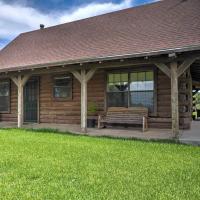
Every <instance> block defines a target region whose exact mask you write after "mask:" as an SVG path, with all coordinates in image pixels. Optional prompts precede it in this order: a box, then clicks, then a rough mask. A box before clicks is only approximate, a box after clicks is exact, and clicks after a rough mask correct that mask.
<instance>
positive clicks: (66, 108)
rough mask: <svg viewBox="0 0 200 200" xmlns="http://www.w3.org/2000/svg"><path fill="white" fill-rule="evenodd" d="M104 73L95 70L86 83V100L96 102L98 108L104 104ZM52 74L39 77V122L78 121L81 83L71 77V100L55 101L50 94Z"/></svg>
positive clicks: (68, 122)
mask: <svg viewBox="0 0 200 200" xmlns="http://www.w3.org/2000/svg"><path fill="white" fill-rule="evenodd" d="M103 80H104V74H103V73H102V72H97V73H96V74H95V75H94V77H93V78H92V79H91V80H90V81H89V83H88V102H96V103H97V105H98V110H99V111H102V109H103V105H104V82H103ZM52 88H53V82H52V75H42V76H41V77H40V122H41V123H61V124H65V123H66V124H79V123H80V115H81V113H80V108H81V107H80V93H81V85H80V83H79V82H78V81H77V79H76V78H74V77H73V93H72V96H73V97H72V100H66V101H56V100H54V99H53V96H52Z"/></svg>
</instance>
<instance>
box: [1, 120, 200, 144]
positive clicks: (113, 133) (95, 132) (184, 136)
mask: <svg viewBox="0 0 200 200" xmlns="http://www.w3.org/2000/svg"><path fill="white" fill-rule="evenodd" d="M16 127H17V124H16V123H9V122H0V128H16ZM23 128H31V129H56V130H59V131H61V132H71V133H74V134H80V135H82V134H84V133H82V132H81V129H80V125H75V124H73V125H72V124H48V123H40V124H24V125H23ZM84 135H90V136H110V137H117V138H137V139H145V140H150V139H155V140H169V139H172V138H173V137H172V132H171V130H170V129H152V128H151V129H148V130H147V131H145V132H144V133H143V132H142V130H141V128H104V129H97V128H88V133H87V134H84ZM179 140H180V142H182V143H187V144H194V145H200V121H194V122H192V126H191V130H181V131H180V138H179Z"/></svg>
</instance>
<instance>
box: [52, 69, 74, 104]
mask: <svg viewBox="0 0 200 200" xmlns="http://www.w3.org/2000/svg"><path fill="white" fill-rule="evenodd" d="M63 76H70V79H71V84H70V88H71V91H70V96H69V97H55V96H54V88H55V87H56V86H55V78H59V77H63ZM52 99H53V100H54V101H71V100H72V99H73V76H72V74H70V73H65V74H56V75H54V76H53V77H52Z"/></svg>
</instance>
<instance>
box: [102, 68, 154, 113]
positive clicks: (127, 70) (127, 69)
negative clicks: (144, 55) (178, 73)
mask: <svg viewBox="0 0 200 200" xmlns="http://www.w3.org/2000/svg"><path fill="white" fill-rule="evenodd" d="M130 67H132V68H130ZM146 71H152V72H153V75H154V91H153V96H154V99H153V111H152V112H149V116H151V117H156V116H157V68H156V67H155V66H152V65H143V66H137V67H134V68H133V66H129V68H125V69H121V68H120V69H111V70H107V71H106V84H105V85H106V86H105V96H106V101H105V108H106V110H107V109H108V95H107V93H109V92H108V91H107V84H108V75H109V74H111V73H112V74H118V73H128V82H129V83H130V74H131V73H133V72H146ZM127 92H128V107H131V106H130V98H129V96H130V84H128V91H127Z"/></svg>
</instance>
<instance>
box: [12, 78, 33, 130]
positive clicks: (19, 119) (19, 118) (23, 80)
mask: <svg viewBox="0 0 200 200" xmlns="http://www.w3.org/2000/svg"><path fill="white" fill-rule="evenodd" d="M29 77H30V75H24V76H22V75H18V76H17V77H11V79H12V81H13V82H14V83H15V84H16V86H17V91H18V92H17V93H18V102H17V127H18V128H21V127H22V125H23V121H24V119H23V118H24V117H23V116H24V115H23V114H24V113H23V107H24V104H23V100H24V95H23V94H24V85H25V84H26V82H27V81H28V79H29Z"/></svg>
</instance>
